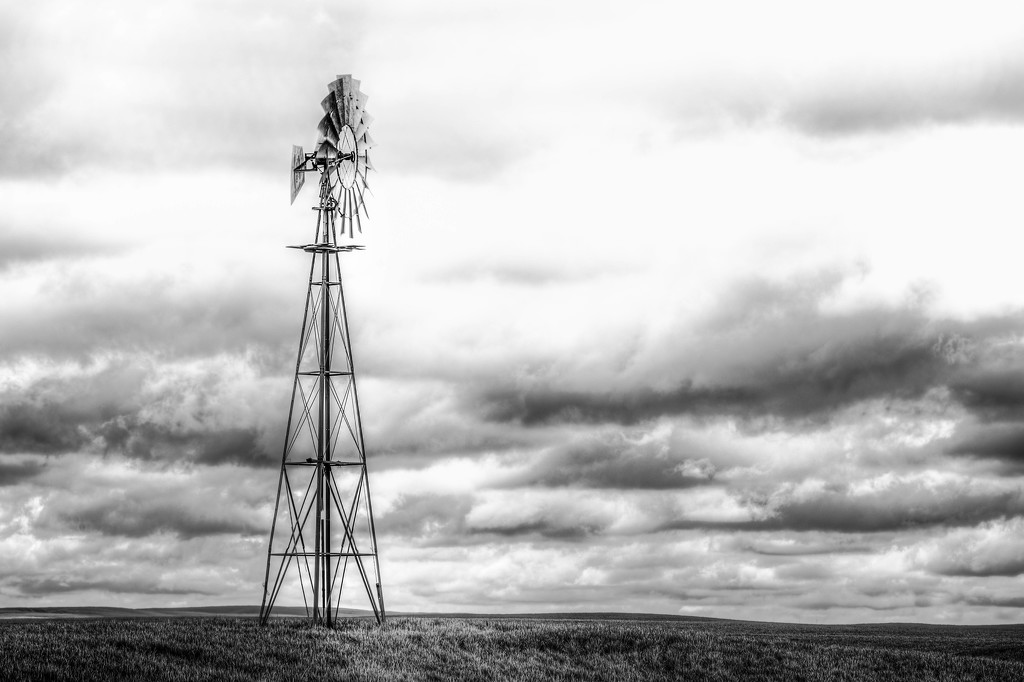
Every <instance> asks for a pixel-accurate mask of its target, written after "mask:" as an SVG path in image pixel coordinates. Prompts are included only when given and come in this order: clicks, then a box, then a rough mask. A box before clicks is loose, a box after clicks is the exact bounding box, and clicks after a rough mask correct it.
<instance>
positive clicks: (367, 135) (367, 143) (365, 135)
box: [362, 130, 377, 149]
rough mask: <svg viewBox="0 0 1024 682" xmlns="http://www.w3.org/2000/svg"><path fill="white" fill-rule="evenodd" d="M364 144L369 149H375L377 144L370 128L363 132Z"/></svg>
mask: <svg viewBox="0 0 1024 682" xmlns="http://www.w3.org/2000/svg"><path fill="white" fill-rule="evenodd" d="M362 144H363V146H364V147H366V148H367V149H373V148H374V147H375V146H377V143H376V142H374V141H373V138H372V137H370V131H369V130H367V131H366V132H365V133H363V143H362Z"/></svg>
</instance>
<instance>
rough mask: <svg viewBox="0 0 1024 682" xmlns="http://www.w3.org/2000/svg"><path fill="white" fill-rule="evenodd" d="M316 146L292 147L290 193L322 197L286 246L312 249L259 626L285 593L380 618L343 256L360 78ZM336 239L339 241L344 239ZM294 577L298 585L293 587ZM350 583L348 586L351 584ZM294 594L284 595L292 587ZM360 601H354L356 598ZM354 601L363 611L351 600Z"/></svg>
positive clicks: (324, 617)
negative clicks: (303, 231) (304, 236)
mask: <svg viewBox="0 0 1024 682" xmlns="http://www.w3.org/2000/svg"><path fill="white" fill-rule="evenodd" d="M320 105H321V107H323V110H324V117H323V118H322V119H321V120H320V124H319V125H318V126H317V128H318V130H319V133H320V134H319V139H318V140H317V144H316V149H315V151H313V152H312V153H306V152H304V151H303V149H302V147H293V148H292V174H291V180H292V182H291V200H292V203H295V197H296V196H297V195H298V193H299V190H301V189H302V185H303V183H304V181H305V176H306V173H313V172H316V173H319V177H320V201H319V204H318V206H315V207H314V208H313V210H315V211H316V212H317V222H316V233H315V235H314V237H313V242H312V243H310V244H304V245H300V246H292V247H289V248H294V249H301V250H303V251H305V252H306V253H308V254H311V262H310V269H309V286H308V287H307V289H306V307H305V313H304V315H303V320H302V331H301V334H300V335H299V352H298V359H297V360H296V363H295V380H294V382H293V384H292V399H291V405H290V407H289V411H288V425H287V429H286V432H285V442H284V450H283V453H282V455H281V472H280V476H279V478H278V486H277V499H276V501H275V506H274V517H273V521H272V522H271V528H270V546H269V547H268V549H267V571H266V577H265V579H264V582H263V602H262V605H261V607H260V623H261V624H265V623H266V622H267V619H268V618H269V617H270V614H271V611H272V610H273V608H274V604H275V603H276V601H277V600H278V597H279V596H281V594H282V590H284V591H285V594H289V595H290V598H291V599H293V600H296V601H297V598H298V594H300V593H301V596H302V600H303V603H304V604H305V607H306V613H307V616H309V617H310V618H311V619H312V621H313V622H314V623H316V624H324V625H331V624H332V623H333V622H334V621H335V620H336V619H337V618H338V616H339V614H340V613H341V609H342V595H343V593H344V594H348V593H349V592H356V593H357V594H358V593H361V592H365V596H366V600H367V601H368V602H369V607H370V609H371V610H372V611H373V614H374V616H375V617H376V619H377V622H378V623H383V622H384V594H383V591H382V590H381V583H380V563H379V561H378V557H377V536H376V531H375V529H374V525H373V506H372V504H371V502H370V483H369V478H368V477H367V471H366V449H365V446H364V442H363V425H362V420H361V418H360V413H359V395H358V392H357V390H356V371H355V363H354V362H353V359H352V344H351V338H350V336H349V328H348V317H347V315H346V312H345V294H344V289H343V287H342V281H341V254H342V253H347V252H351V251H358V250H361V249H362V248H363V247H362V246H360V245H357V244H353V243H351V241H350V240H351V239H352V238H354V236H355V233H356V231H358V232H359V233H361V232H362V231H363V230H362V222H361V217H360V215H361V214H362V215H365V213H366V210H365V205H364V202H363V199H364V193H365V192H366V191H367V190H368V185H367V181H366V174H367V172H368V171H370V170H372V169H373V165H372V164H371V163H370V158H369V150H370V148H372V147H373V140H372V139H371V138H370V134H369V132H368V130H367V128H368V126H369V125H370V121H371V120H372V119H371V117H370V115H369V114H367V113H366V109H365V106H366V95H364V94H363V93H362V92H360V91H359V81H357V80H355V79H354V78H352V77H351V76H349V75H344V76H338V78H337V80H335V81H334V82H333V83H331V84H330V85H328V93H327V97H325V98H324V99H323V101H322V102H321V103H320ZM339 236H340V237H342V240H341V241H339ZM292 576H294V577H297V578H298V580H297V582H298V587H299V589H298V590H297V591H296V590H294V582H296V581H295V580H294V579H292V580H289V578H290V577H292ZM353 583H354V588H355V589H350V588H352V587H353ZM289 589H290V592H289ZM360 601H361V600H360ZM353 606H355V607H364V606H365V601H363V602H362V603H359V602H355V603H354V604H353Z"/></svg>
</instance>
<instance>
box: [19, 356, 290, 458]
mask: <svg viewBox="0 0 1024 682" xmlns="http://www.w3.org/2000/svg"><path fill="white" fill-rule="evenodd" d="M252 360H253V359H252V358H251V357H245V356H243V357H242V358H229V357H221V358H218V359H216V360H213V361H212V362H211V361H208V360H207V361H199V362H195V361H193V362H185V363H182V364H180V365H178V366H177V367H174V366H173V365H169V364H164V365H162V371H161V372H160V374H159V376H154V374H153V371H154V367H155V363H154V360H153V358H151V357H147V356H117V357H113V358H108V359H106V360H98V361H96V362H95V363H93V364H92V365H89V366H86V367H85V368H80V367H79V368H75V369H69V368H68V367H67V366H65V367H62V366H61V365H59V364H55V365H51V366H49V367H47V368H46V369H45V370H43V371H44V372H45V373H43V374H42V376H41V377H40V378H39V379H38V380H37V381H30V382H27V384H26V385H24V386H22V387H19V388H12V389H9V390H8V391H6V396H5V397H6V400H5V402H6V403H7V404H6V405H4V406H3V407H0V454H5V453H6V454H20V453H39V454H50V455H61V454H79V453H104V454H117V455H123V456H126V457H128V458H131V459H136V460H143V461H164V462H176V463H184V462H191V463H194V464H203V465H220V464H228V463H231V464H239V465H243V466H255V467H269V466H275V465H276V464H278V463H279V461H280V459H279V457H275V456H274V455H273V454H271V451H272V450H273V448H274V446H276V445H277V444H276V443H273V444H272V441H274V440H277V436H278V435H280V441H279V442H283V434H279V432H278V430H277V429H274V428H267V427H265V426H263V424H262V423H261V422H262V421H263V419H262V417H263V415H264V414H269V413H271V411H272V410H273V409H274V407H277V406H278V403H283V402H284V400H285V398H286V397H287V396H286V395H284V390H286V388H287V378H281V379H280V384H281V387H282V396H281V400H279V401H278V400H275V399H269V402H267V400H268V399H267V398H266V397H265V394H263V392H262V391H261V388H260V385H261V383H262V381H263V379H262V378H261V377H260V376H259V375H258V374H257V372H256V370H255V368H254V367H253V362H252ZM270 381H275V379H270ZM0 395H2V394H0ZM221 401H223V403H222V402H221ZM281 421H282V424H281V426H282V427H283V418H282V420H281Z"/></svg>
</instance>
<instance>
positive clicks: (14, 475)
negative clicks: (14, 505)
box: [0, 460, 46, 488]
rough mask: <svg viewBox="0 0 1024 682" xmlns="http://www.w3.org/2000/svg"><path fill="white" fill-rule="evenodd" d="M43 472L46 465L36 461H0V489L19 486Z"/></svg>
mask: <svg viewBox="0 0 1024 682" xmlns="http://www.w3.org/2000/svg"><path fill="white" fill-rule="evenodd" d="M45 470H46V464H44V463H43V462H40V461H38V460H23V461H20V462H3V461H0V488H3V487H5V486H14V485H19V484H21V483H23V482H25V481H29V480H31V479H33V478H35V477H36V476H38V475H39V474H41V473H42V472H44V471H45Z"/></svg>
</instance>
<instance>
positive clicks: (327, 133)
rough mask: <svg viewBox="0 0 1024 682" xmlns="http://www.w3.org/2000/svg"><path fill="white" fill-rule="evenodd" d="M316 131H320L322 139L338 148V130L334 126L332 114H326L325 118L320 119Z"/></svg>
mask: <svg viewBox="0 0 1024 682" xmlns="http://www.w3.org/2000/svg"><path fill="white" fill-rule="evenodd" d="M316 129H317V130H318V131H320V137H321V138H322V139H323V140H328V141H329V142H330V143H331V144H333V145H334V146H335V147H337V146H338V128H337V127H335V125H334V120H333V119H332V118H331V115H330V114H324V117H323V118H322V119H320V123H318V124H317V126H316Z"/></svg>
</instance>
